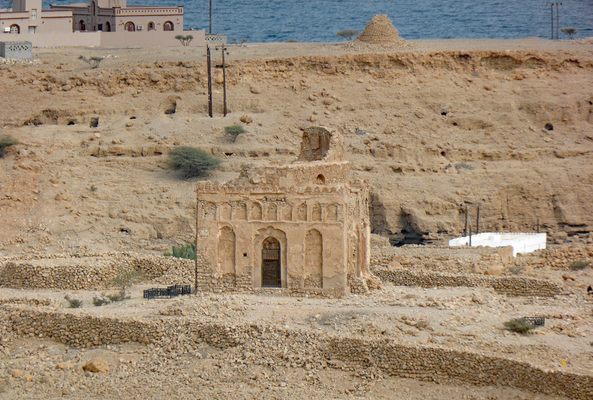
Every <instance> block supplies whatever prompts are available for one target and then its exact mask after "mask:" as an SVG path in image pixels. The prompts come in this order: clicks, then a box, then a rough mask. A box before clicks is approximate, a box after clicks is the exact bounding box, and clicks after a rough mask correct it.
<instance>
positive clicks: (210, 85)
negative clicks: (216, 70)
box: [206, 44, 212, 118]
mask: <svg viewBox="0 0 593 400" xmlns="http://www.w3.org/2000/svg"><path fill="white" fill-rule="evenodd" d="M206 62H207V64H208V66H207V68H208V115H209V116H210V118H212V60H211V56H210V45H208V44H206Z"/></svg>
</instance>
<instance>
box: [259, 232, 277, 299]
mask: <svg viewBox="0 0 593 400" xmlns="http://www.w3.org/2000/svg"><path fill="white" fill-rule="evenodd" d="M281 253H282V250H281V248H280V242H279V241H278V239H275V238H273V237H268V238H266V239H265V240H264V241H263V243H262V249H261V268H262V271H261V278H262V282H261V285H262V287H274V288H279V287H282V272H281V271H282V263H281V259H282V257H281Z"/></svg>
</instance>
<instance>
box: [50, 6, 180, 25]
mask: <svg viewBox="0 0 593 400" xmlns="http://www.w3.org/2000/svg"><path fill="white" fill-rule="evenodd" d="M51 10H53V11H70V12H71V13H72V30H73V31H80V32H85V31H91V32H95V31H102V32H120V31H124V32H136V31H149V32H151V31H154V32H157V31H165V32H170V31H183V7H182V6H176V7H147V6H130V7H128V6H127V1H126V0H91V1H90V3H89V4H70V5H54V4H52V5H51Z"/></svg>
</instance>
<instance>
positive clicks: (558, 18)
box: [547, 1, 562, 40]
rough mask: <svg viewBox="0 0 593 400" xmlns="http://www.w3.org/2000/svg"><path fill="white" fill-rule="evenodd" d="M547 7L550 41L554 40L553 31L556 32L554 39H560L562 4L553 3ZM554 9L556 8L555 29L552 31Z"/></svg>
mask: <svg viewBox="0 0 593 400" xmlns="http://www.w3.org/2000/svg"><path fill="white" fill-rule="evenodd" d="M547 5H549V6H550V40H554V31H555V32H556V39H560V36H559V31H560V6H561V5H562V3H561V2H558V1H555V2H552V3H548V4H547ZM554 8H556V27H555V28H556V29H554Z"/></svg>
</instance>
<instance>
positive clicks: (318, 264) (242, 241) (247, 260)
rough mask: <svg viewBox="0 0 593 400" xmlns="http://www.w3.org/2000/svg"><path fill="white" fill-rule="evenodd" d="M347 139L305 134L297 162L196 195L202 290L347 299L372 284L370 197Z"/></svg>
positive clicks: (205, 185) (320, 131) (249, 173)
mask: <svg viewBox="0 0 593 400" xmlns="http://www.w3.org/2000/svg"><path fill="white" fill-rule="evenodd" d="M349 173H350V163H349V162H347V161H344V160H343V149H342V142H341V137H340V135H339V134H338V133H337V132H330V131H328V130H327V129H325V128H319V127H314V128H309V129H307V130H305V131H304V133H303V141H302V144H301V152H300V155H299V157H298V159H297V160H296V161H295V162H294V163H292V164H288V165H280V166H275V167H265V168H249V169H246V170H244V171H243V172H242V173H241V175H240V176H239V178H237V179H236V180H234V181H232V182H230V183H227V184H222V185H218V184H214V183H210V182H201V183H199V184H198V188H197V204H198V213H197V214H198V218H197V225H198V227H197V229H198V239H197V247H198V249H200V251H201V252H202V254H203V255H204V257H205V259H206V263H204V264H203V265H202V266H201V267H200V269H201V271H199V277H200V285H201V288H202V289H211V290H217V289H218V290H222V289H225V288H245V289H252V288H285V289H286V288H287V289H294V290H296V291H308V290H310V291H314V292H326V293H330V294H337V295H339V294H344V293H347V292H348V289H349V287H350V286H351V284H353V283H354V282H357V281H360V280H361V279H363V278H365V277H369V276H370V273H369V259H370V254H369V249H370V223H369V191H368V185H367V184H366V182H364V181H351V180H350V179H349Z"/></svg>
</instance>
